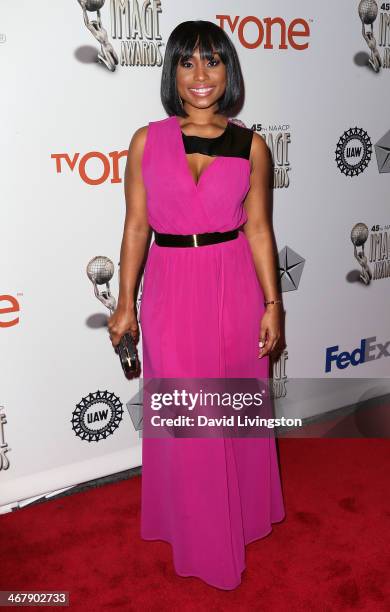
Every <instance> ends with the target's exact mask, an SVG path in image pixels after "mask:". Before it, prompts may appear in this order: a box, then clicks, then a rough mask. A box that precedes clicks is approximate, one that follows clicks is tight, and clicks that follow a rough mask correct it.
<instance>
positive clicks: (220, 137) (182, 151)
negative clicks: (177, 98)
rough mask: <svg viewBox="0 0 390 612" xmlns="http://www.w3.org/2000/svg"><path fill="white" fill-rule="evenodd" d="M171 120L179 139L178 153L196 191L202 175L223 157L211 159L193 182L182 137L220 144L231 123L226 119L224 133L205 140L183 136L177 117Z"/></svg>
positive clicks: (201, 137) (202, 137)
mask: <svg viewBox="0 0 390 612" xmlns="http://www.w3.org/2000/svg"><path fill="white" fill-rule="evenodd" d="M172 118H173V119H174V122H175V125H176V126H177V132H178V137H179V140H180V144H179V146H180V152H181V155H182V158H183V161H184V162H185V167H186V172H187V174H188V175H189V177H190V180H191V182H192V184H193V186H194V188H195V189H198V188H199V186H200V184H201V182H202V179H203V175H204V174H206V173H207V172H208V170H209V169H210V168H211V167H214V165H215V164H216V163H217V162H218V160H219V159H221V158H222V157H223V156H222V155H218V156H216V157H215V159H213V161H212V162H210V163H209V164H208V166H206V167H205V169H204V170H203V172H202V173H201V175H200V176H199V178H198V180H197V181H195V178H194V176H193V174H192V172H191V168H190V165H189V163H188V159H187V153H186V150H185V146H184V142H183V136H184V137H187V138H193V139H198V140H202V141H205V140H206V141H207V140H208V141H212V142H215V141H217V142H220V141H222V140H223V139H224V138H225V137H226V135H227V132H228V129H229V127H230V126H231V121H230V119H228V122H227V124H226V127H225V129H224V131H223V132H222V133H221V134H219V136H215V137H213V138H207V137H206V136H195V135H191V136H190V135H188V134H184V132H183V131H182V129H181V125H180V122H179V119H178V118H177V116H176V115H172Z"/></svg>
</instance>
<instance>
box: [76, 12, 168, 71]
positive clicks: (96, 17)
mask: <svg viewBox="0 0 390 612" xmlns="http://www.w3.org/2000/svg"><path fill="white" fill-rule="evenodd" d="M77 1H78V3H79V4H80V6H81V9H82V14H83V20H84V24H85V26H86V28H87V29H88V30H89V31H90V33H91V34H92V36H93V37H94V38H95V39H96V40H97V42H98V43H99V44H100V51H99V53H98V56H97V58H98V61H99V62H100V63H102V64H104V65H105V66H106V68H108V70H110V71H111V72H114V71H115V69H116V66H117V65H118V63H120V65H121V66H161V65H162V63H163V56H162V52H161V47H162V45H163V44H164V43H163V42H162V40H161V34H160V14H161V12H162V10H161V1H160V0H145V1H144V2H142V3H141V1H140V0H109V3H110V22H111V23H110V25H111V40H117V41H119V43H120V53H119V56H118V54H117V52H116V50H115V49H114V47H113V45H112V43H111V41H110V38H109V35H108V33H107V29H106V28H105V27H104V25H103V19H102V16H101V9H102V8H103V7H104V5H105V2H106V0H77Z"/></svg>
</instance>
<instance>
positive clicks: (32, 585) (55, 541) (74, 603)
mask: <svg viewBox="0 0 390 612" xmlns="http://www.w3.org/2000/svg"><path fill="white" fill-rule="evenodd" d="M279 449H280V460H281V474H282V485H283V491H284V497H285V503H286V512H287V517H286V519H285V520H284V521H283V522H282V523H279V524H277V525H274V529H273V532H272V533H271V534H270V535H268V536H267V537H266V538H264V539H262V540H258V541H256V542H253V543H251V544H249V545H248V546H247V549H246V551H247V552H246V561H247V569H246V570H245V572H244V574H243V581H242V584H241V585H240V586H239V587H238V588H237V589H236V590H234V591H221V590H219V589H215V588H213V587H210V586H208V585H206V584H204V583H203V582H202V581H200V580H199V579H198V578H181V577H178V576H176V575H175V572H174V569H173V566H172V560H171V548H170V545H169V544H167V543H165V542H146V541H144V540H141V539H140V537H139V521H140V492H141V480H140V477H139V476H138V477H134V478H131V479H130V480H125V481H121V482H119V483H115V484H110V485H105V486H103V487H99V488H96V489H92V490H89V491H86V492H83V493H78V494H74V495H71V496H68V497H63V498H60V499H57V500H51V501H48V502H45V503H42V504H38V505H35V506H31V507H30V508H28V507H27V508H24V509H22V510H17V511H16V512H14V513H12V514H6V515H4V516H0V532H1V542H0V555H1V569H0V590H10V589H28V590H45V589H47V590H56V589H58V590H67V591H69V592H70V609H71V610H75V611H76V610H83V611H84V610H86V611H87V612H90V611H91V612H97V611H100V610H118V611H121V612H122V611H132V610H134V611H138V610H148V611H149V610H156V611H157V610H158V611H160V610H170V609H172V608H173V609H182V608H184V609H185V610H207V609H209V608H210V609H212V610H214V611H216V610H221V611H222V610H224V611H225V610H226V608H227V607H232V608H234V609H235V610H248V609H251V608H253V609H255V610H264V611H266V612H268V611H271V612H274V611H283V612H286V611H288V612H291V611H295V610H305V611H306V612H307V611H311V610H313V611H321V612H334V611H335V610H343V611H345V610H372V611H375V612H380V611H386V612H388V611H389V609H390V569H389V568H390V549H389V544H390V538H389V535H390V528H389V526H390V505H389V499H390V494H389V482H388V476H389V465H390V461H389V459H390V444H389V441H388V440H386V439H382V440H380V439H300V440H297V439H289V440H287V439H281V440H279ZM156 503H158V500H156ZM6 609H9V608H6ZM45 609H50V610H51V609H53V610H54V609H58V608H54V607H50V608H45Z"/></svg>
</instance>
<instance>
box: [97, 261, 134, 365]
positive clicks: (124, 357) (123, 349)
mask: <svg viewBox="0 0 390 612" xmlns="http://www.w3.org/2000/svg"><path fill="white" fill-rule="evenodd" d="M113 275H114V264H113V263H112V261H111V259H109V258H108V257H103V256H101V255H100V256H97V257H93V258H92V259H91V260H90V261H89V263H88V265H87V276H88V278H89V280H90V281H91V282H92V283H93V287H94V292H95V295H96V297H97V299H98V300H100V302H102V304H104V305H105V306H106V307H107V308H108V309H109V310H110V311H111V313H113V312H114V311H115V309H116V300H115V298H114V296H113V295H112V294H111V292H110V283H109V281H110V280H111V279H112V277H113ZM104 284H105V285H106V290H105V291H102V292H99V289H98V285H104ZM115 352H116V353H118V354H119V358H120V361H121V366H122V369H123V372H124V374H125V376H126V377H127V375H129V374H131V375H138V374H139V373H140V363H139V359H138V355H137V349H136V346H135V342H134V339H133V336H132V335H131V334H130V333H129V332H126V333H125V334H124V335H123V336H122V338H121V339H120V342H119V344H118V345H117V346H116V347H115Z"/></svg>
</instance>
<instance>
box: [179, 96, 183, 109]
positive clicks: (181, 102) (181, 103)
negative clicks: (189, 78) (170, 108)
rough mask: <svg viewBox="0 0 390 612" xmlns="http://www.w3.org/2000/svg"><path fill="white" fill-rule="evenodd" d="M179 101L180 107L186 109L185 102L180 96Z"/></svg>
mask: <svg viewBox="0 0 390 612" xmlns="http://www.w3.org/2000/svg"><path fill="white" fill-rule="evenodd" d="M179 100H180V106H181V107H182V108H184V106H183V100H182V99H181V97H180V96H179Z"/></svg>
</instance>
